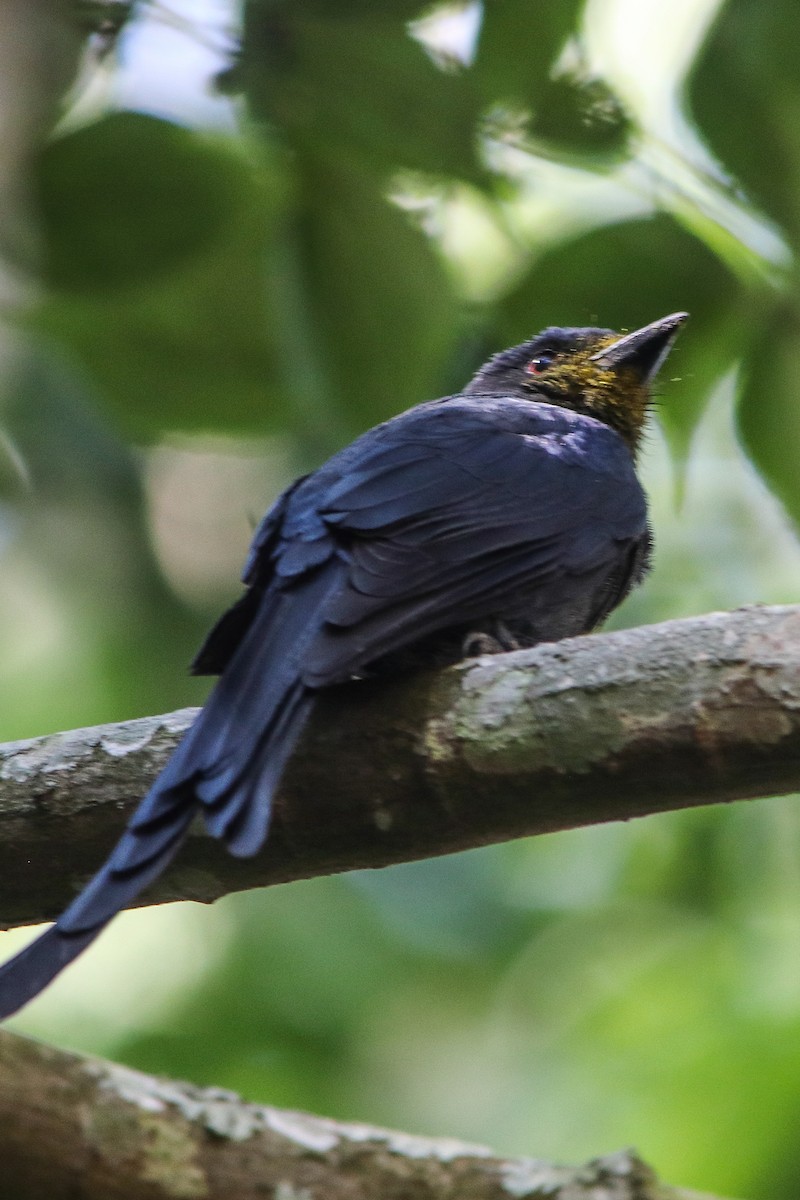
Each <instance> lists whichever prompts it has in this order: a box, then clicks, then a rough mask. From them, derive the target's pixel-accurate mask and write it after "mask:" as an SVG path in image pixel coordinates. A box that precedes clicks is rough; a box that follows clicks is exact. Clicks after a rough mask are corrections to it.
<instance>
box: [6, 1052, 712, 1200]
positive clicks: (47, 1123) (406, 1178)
mask: <svg viewBox="0 0 800 1200" xmlns="http://www.w3.org/2000/svg"><path fill="white" fill-rule="evenodd" d="M0 1079H1V1080H2V1087H0V1128H1V1129H2V1130H3V1194H4V1195H8V1196H12V1195H13V1196H19V1197H22V1196H31V1197H32V1196H47V1197H48V1200H67V1198H69V1200H75V1198H76V1197H78V1196H80V1198H81V1200H159V1198H160V1197H163V1198H164V1200H174V1198H175V1197H176V1196H183V1197H186V1198H187V1200H191V1198H194V1197H197V1198H198V1200H199V1198H201V1197H202V1200H217V1198H219V1200H222V1198H223V1197H225V1198H227V1197H230V1196H236V1198H237V1200H251V1198H252V1200H256V1197H259V1198H260V1197H264V1196H275V1197H277V1198H278V1200H309V1198H310V1197H311V1196H325V1197H326V1200H362V1198H363V1200H367V1198H370V1200H371V1198H372V1197H374V1196H384V1197H396V1198H398V1200H399V1198H400V1197H403V1198H404V1200H437V1198H439V1197H441V1198H442V1200H444V1198H445V1197H452V1196H463V1197H469V1198H470V1200H509V1197H512V1198H513V1197H517V1198H522V1197H526V1196H529V1197H534V1196H545V1195H546V1196H548V1197H550V1198H551V1200H704V1198H703V1197H700V1196H699V1195H698V1194H697V1193H694V1192H687V1191H684V1190H682V1189H678V1188H669V1187H665V1186H664V1185H662V1184H659V1183H658V1182H657V1180H656V1178H655V1175H654V1174H653V1172H652V1171H651V1170H650V1168H649V1167H647V1166H646V1165H645V1164H644V1163H642V1162H641V1161H640V1160H639V1159H638V1158H637V1157H636V1155H635V1154H633V1153H631V1152H627V1151H626V1152H621V1153H617V1154H611V1155H608V1156H606V1157H604V1158H601V1159H596V1160H594V1161H593V1162H590V1163H587V1164H586V1165H585V1166H583V1167H579V1168H577V1169H576V1168H568V1167H560V1166H553V1165H551V1164H549V1163H546V1162H542V1161H540V1160H537V1159H529V1158H517V1159H508V1158H495V1157H493V1156H492V1154H491V1151H489V1150H487V1149H486V1148H485V1147H483V1146H472V1145H467V1144H466V1143H463V1142H459V1141H456V1140H455V1139H453V1138H442V1139H436V1140H434V1139H429V1138H422V1137H416V1136H412V1135H410V1134H406V1133H394V1132H392V1131H390V1130H386V1129H376V1128H374V1127H373V1126H370V1125H361V1124H353V1123H347V1124H342V1123H339V1122H337V1121H331V1120H328V1119H326V1118H324V1117H312V1116H310V1115H308V1114H307V1113H297V1112H287V1111H284V1110H281V1109H276V1108H268V1107H263V1106H261V1105H256V1104H248V1103H246V1102H245V1101H243V1100H241V1099H239V1097H238V1096H235V1095H234V1094H233V1093H231V1092H227V1091H222V1090H221V1089H219V1088H198V1087H193V1086H192V1085H191V1084H186V1083H178V1082H176V1081H173V1080H165V1079H155V1078H153V1077H151V1076H148V1075H142V1074H141V1073H140V1072H138V1071H132V1070H130V1069H129V1068H127V1067H121V1066H116V1065H115V1064H113V1063H108V1062H101V1061H99V1060H96V1059H85V1058H80V1057H78V1056H77V1055H74V1054H67V1053H65V1052H64V1051H61V1050H56V1049H54V1048H53V1047H50V1046H44V1045H41V1044H40V1043H37V1042H32V1041H28V1040H27V1039H26V1038H20V1037H15V1036H14V1035H13V1034H9V1033H0ZM705 1200H712V1198H711V1197H705Z"/></svg>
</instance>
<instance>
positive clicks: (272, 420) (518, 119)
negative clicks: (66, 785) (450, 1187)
mask: <svg viewBox="0 0 800 1200" xmlns="http://www.w3.org/2000/svg"><path fill="white" fill-rule="evenodd" d="M667 10H669V11H667ZM472 13H473V16H475V15H477V16H478V17H479V18H480V29H479V32H478V34H477V38H476V40H475V42H474V46H473V48H472V53H471V55H468V56H467V57H468V61H467V62H461V61H459V60H458V59H457V57H454V56H453V55H452V54H451V53H445V52H443V51H442V47H441V44H439V45H438V48H434V49H433V50H432V49H431V48H430V46H428V48H426V47H425V46H424V45H423V44H422V40H421V39H423V32H421V31H420V29H419V28H418V27H417V26H412V27H411V31H409V25H408V22H410V21H413V20H414V19H415V18H417V17H419V15H420V10H419V8H418V5H417V4H416V3H410V2H408V0H382V3H380V4H379V5H373V4H369V3H366V2H364V0H273V2H271V3H267V2H266V0H249V2H248V3H247V4H245V6H244V11H243V23H242V29H241V46H240V52H239V53H238V54H237V55H236V56H235V59H234V60H232V61H230V62H228V63H223V64H221V67H220V73H219V74H218V75H217V76H216V78H215V79H214V80H213V81H212V87H213V89H214V90H215V93H216V94H217V96H218V97H228V98H229V106H228V107H226V108H224V111H225V113H226V114H227V116H226V117H225V119H224V120H221V121H220V122H219V123H215V121H211V122H209V121H208V120H206V119H205V118H204V117H202V116H201V115H197V114H193V112H192V111H191V104H190V105H189V106H188V108H186V107H185V108H184V110H183V111H181V112H180V113H178V114H176V113H174V112H173V113H172V114H167V116H165V115H164V113H159V107H158V104H155V103H153V104H148V103H147V93H146V88H144V90H143V92H142V95H141V96H140V100H139V101H138V102H131V101H128V102H127V103H126V104H122V103H120V102H117V101H115V100H114V99H113V97H112V99H111V100H110V101H109V102H107V103H106V104H105V105H104V106H100V107H99V108H98V107H95V109H94V110H93V111H89V112H88V114H87V111H86V109H82V110H81V109H80V107H79V106H78V109H76V111H77V112H79V116H75V115H74V113H73V114H72V117H70V115H69V113H68V115H67V118H65V119H63V120H62V121H61V123H60V124H59V125H58V126H57V127H56V128H55V130H54V131H52V133H51V135H50V136H49V137H48V138H47V139H46V141H45V142H44V143H43V144H42V145H40V146H38V147H37V148H36V154H35V158H34V162H33V165H32V168H31V177H30V180H29V181H28V182H29V185H30V214H29V215H30V219H31V221H32V222H33V223H35V227H36V232H37V237H38V243H39V257H38V260H37V266H36V271H37V274H38V278H39V281H40V284H41V290H40V292H39V295H38V299H37V301H36V303H35V304H34V305H33V306H32V307H28V308H26V309H24V310H23V309H20V311H19V313H18V315H17V318H16V320H15V325H16V328H17V329H18V332H19V336H20V337H21V338H23V339H24V346H25V350H24V353H23V354H22V355H21V356H19V357H18V359H17V362H16V367H15V369H14V370H13V371H11V370H7V371H5V372H4V376H3V396H2V432H3V437H2V442H1V443H0V487H1V489H2V490H1V491H0V550H2V553H3V568H2V583H0V629H2V631H3V632H2V647H1V653H0V662H1V663H2V666H0V679H2V687H0V731H2V736H3V738H4V739H11V738H16V737H26V736H33V735H36V734H39V733H44V732H47V731H49V730H53V729H62V728H63V729H67V728H71V727H75V726H79V725H83V724H92V723H97V722H105V721H112V720H115V719H122V718H126V717H133V716H136V715H140V714H146V713H152V712H160V711H167V710H169V709H171V708H174V707H178V706H180V705H184V704H191V703H200V702H201V701H202V697H203V695H204V693H205V689H206V687H207V684H206V683H205V682H204V681H198V680H192V679H190V678H189V677H188V676H187V674H186V671H185V665H186V663H187V662H188V661H189V660H190V659H191V657H192V654H193V652H194V650H195V649H196V647H197V645H198V643H199V641H200V639H201V637H202V634H203V631H204V630H205V628H206V627H207V626H208V625H209V624H210V623H211V621H212V620H213V619H214V617H215V615H216V614H218V612H219V611H220V610H221V609H222V608H223V607H224V605H225V604H226V603H228V602H229V601H230V600H232V599H233V598H235V596H236V595H237V594H238V586H237V576H238V571H239V566H240V563H241V560H242V559H243V556H244V553H245V551H246V547H247V543H248V539H249V536H250V532H251V530H252V527H253V524H254V522H255V521H257V520H258V519H259V517H260V516H261V513H262V512H263V510H264V509H265V508H266V506H267V504H268V503H269V502H270V501H271V500H272V499H273V498H274V496H275V495H276V493H277V492H278V490H279V489H280V488H281V487H282V486H284V485H285V483H286V482H288V481H289V480H290V479H291V478H292V477H293V475H295V474H297V473H298V472H300V471H301V470H308V469H309V468H311V467H313V466H314V465H315V464H317V463H319V462H320V461H322V459H324V457H325V456H326V455H327V454H329V453H330V452H332V451H333V450H335V449H336V448H337V447H338V446H340V445H342V444H344V443H345V442H346V441H347V440H349V439H350V438H351V437H352V436H354V435H355V434H356V433H358V432H359V431H360V430H362V429H364V428H365V427H367V426H368V425H370V424H373V423H375V422H376V421H378V420H381V419H383V418H385V417H387V416H389V415H391V414H393V413H395V412H397V411H399V410H401V409H402V408H404V407H407V406H408V405H410V404H413V403H415V402H418V401H421V400H424V399H428V398H431V397H433V396H436V395H441V394H445V393H447V392H448V391H450V390H453V389H457V388H458V387H459V386H460V385H461V384H462V383H463V382H464V381H465V380H466V379H467V378H468V377H469V375H470V373H471V372H472V371H473V370H474V369H475V368H476V366H477V365H479V363H480V362H481V361H482V360H483V358H485V357H486V356H487V355H488V354H489V353H491V352H493V351H494V350H496V349H499V348H501V347H502V346H504V345H508V344H511V343H513V342H515V341H519V340H522V339H523V338H525V337H527V336H529V335H530V334H532V333H533V332H535V331H536V330H537V329H539V328H541V327H542V326H544V325H546V324H552V323H564V324H573V325H579V324H585V323H598V322H599V323H600V324H603V325H607V326H610V327H614V328H633V327H635V326H637V325H640V324H644V323H645V322H647V321H650V320H653V319H655V318H657V317H660V316H662V315H665V314H666V313H668V312H671V311H674V310H676V309H687V310H689V311H690V313H691V322H690V323H689V325H688V326H687V328H686V330H685V331H684V332H683V333H682V335H681V338H680V341H679V343H678V346H677V348H676V350H675V352H674V355H673V357H672V358H671V359H670V362H669V365H668V367H667V369H666V370H665V372H664V377H663V379H662V380H661V383H660V386H659V395H658V397H657V405H656V409H657V415H656V419H655V420H654V422H653V427H652V431H651V433H650V434H649V436H648V439H647V443H646V446H645V450H644V453H643V457H642V464H641V471H642V476H643V478H644V480H645V483H646V486H647V488H648V490H649V492H650V495H651V498H652V508H653V518H654V524H655V528H656V534H657V552H656V559H655V569H654V571H653V573H652V575H651V576H650V578H649V579H648V581H647V583H646V584H645V586H644V587H643V588H642V589H641V590H640V591H639V592H638V593H637V594H636V595H635V596H633V597H632V598H631V599H630V600H629V601H628V602H627V604H626V605H625V606H624V607H623V609H622V610H621V611H620V612H619V613H618V614H617V615H616V616H615V618H614V623H615V624H617V625H622V624H636V623H641V622H646V621H657V620H661V619H665V618H668V617H675V616H681V615H687V614H691V613H700V612H704V611H707V610H709V609H713V608H731V607H734V606H736V605H737V604H742V603H752V602H759V601H765V602H792V601H795V600H797V599H798V583H799V582H800V550H799V549H798V543H797V540H796V536H795V524H794V523H795V522H797V521H800V472H799V471H798V467H797V463H798V457H799V456H800V404H799V403H798V380H799V378H800V291H798V277H797V266H796V254H797V249H798V238H800V203H798V199H797V197H798V196H800V186H799V184H800V138H798V136H797V129H798V128H800V61H798V55H797V52H796V41H797V27H798V18H797V7H796V0H772V2H771V3H769V4H764V3H763V0H727V2H724V3H715V0H707V2H706V0H703V3H699V2H698V3H691V2H689V3H677V0H676V3H675V4H674V5H669V6H668V5H665V4H663V3H659V2H657V0H636V3H631V0H592V2H591V3H590V4H588V5H586V6H584V5H582V4H581V3H576V2H573V0H570V2H568V3H567V2H563V0H540V2H538V3H536V2H534V0H494V2H492V0H487V3H486V4H485V6H484V7H483V8H482V9H479V8H478V7H477V6H473V7H472ZM141 19H142V18H141V13H139V14H138V15H137V11H134V13H133V15H132V16H131V18H130V22H129V24H128V26H126V27H125V28H124V29H123V30H122V33H121V35H120V37H119V39H118V40H117V42H116V43H110V44H109V45H108V47H107V48H106V57H105V62H104V68H103V69H104V70H106V71H108V72H111V74H112V77H113V73H114V72H115V71H117V72H120V71H122V70H123V69H124V68H125V66H126V63H127V62H128V58H129V56H130V55H132V54H133V49H132V47H133V45H134V36H133V35H134V34H135V32H136V30H135V26H136V22H137V20H141ZM434 25H435V22H434ZM430 28H431V26H430V25H429V26H428V30H429V31H430ZM207 33H208V31H207V30H206V29H205V28H204V27H203V26H202V24H200V25H196V26H195V25H192V23H191V22H188V23H187V24H186V27H185V28H184V29H183V35H184V36H185V38H186V40H187V44H189V45H191V44H192V43H193V42H194V43H197V42H198V41H199V42H203V40H204V39H206V35H207ZM412 33H413V34H414V36H412ZM429 36H430V37H436V36H438V37H439V38H440V40H441V34H439V35H434V34H430V32H429ZM222 68H224V69H222ZM200 99H201V97H200V96H198V113H200V110H201V107H202V106H201V105H200ZM71 103H74V98H73V101H71ZM219 103H220V105H221V106H223V107H224V102H223V100H220V101H219ZM137 107H138V108H139V110H140V111H134V110H135V109H136V108H137ZM223 107H221V108H220V110H219V111H220V112H222V111H223ZM202 111H203V112H205V111H206V110H205V109H203V110H202ZM167 117H169V119H167ZM234 118H235V119H234ZM26 936H27V933H26V932H25V931H21V932H20V933H12V934H8V935H4V936H3V937H2V938H0V950H4V949H8V950H9V952H10V950H11V948H12V947H13V946H16V945H18V944H20V943H21V942H22V941H23V940H24V939H25V937H26ZM799 945H800V811H798V808H797V804H796V802H795V799H794V798H783V799H780V800H772V801H764V802H760V803H757V804H739V805H733V806H731V807H730V808H727V809H724V810H723V809H720V808H715V809H710V810H707V811H706V810H698V811H694V812H687V813H680V814H674V815H668V816H662V817H657V818H650V819H648V820H645V821H640V822H637V823H635V824H631V825H627V826H609V827H606V828H598V829H592V830H586V831H578V832H576V833H572V834H569V835H559V836H553V837H548V838H542V839H538V840H535V841H534V840H531V841H526V842H520V843H516V844H513V845H508V846H503V847H497V848H494V849H490V850H485V851H481V852H476V853H470V854H465V855H461V856H458V857H456V858H452V859H445V860H441V861H438V862H429V863H423V864H411V865H409V866H407V867H402V868H396V869H392V870H387V871H382V872H377V873H374V874H373V873H357V874H355V875H352V876H347V877H340V878H334V879H320V880H313V881H310V882H307V883H302V884H295V885H291V886H286V887H282V888H277V889H273V890H270V891H266V892H263V893H253V894H250V895H242V896H235V897H230V898H228V899H227V900H225V901H223V902H221V903H219V904H217V905H215V906H214V907H213V908H211V909H202V908H199V907H197V906H193V905H180V906H177V905H176V906H171V907H169V908H163V909H161V910H154V911H148V912H144V913H133V914H126V915H124V916H123V917H121V918H120V919H119V920H118V921H117V922H116V923H115V924H114V925H113V927H112V928H111V929H110V930H109V931H108V932H107V933H106V934H105V935H104V936H103V938H102V939H101V941H100V943H99V944H98V945H97V947H96V948H95V949H93V950H92V952H91V953H90V954H88V955H87V956H86V957H85V958H84V959H83V960H81V961H80V963H79V964H78V965H77V966H76V967H75V968H74V969H73V970H71V971H70V972H68V973H67V975H65V976H64V977H63V978H62V979H61V980H59V982H58V983H57V984H56V985H54V987H53V988H52V989H51V990H50V991H49V992H48V993H47V994H46V995H45V996H44V997H43V998H41V999H40V1000H39V1001H37V1002H36V1003H35V1004H34V1005H32V1006H31V1007H30V1009H29V1010H27V1011H26V1013H25V1014H24V1015H23V1016H21V1017H20V1018H18V1019H17V1020H16V1021H14V1022H13V1026H12V1027H14V1028H18V1029H19V1030H22V1031H29V1032H34V1033H36V1034H37V1035H40V1036H43V1037H46V1038H48V1039H50V1040H53V1041H55V1042H57V1043H59V1044H62V1045H65V1046H71V1047H77V1048H80V1049H84V1050H92V1051H95V1052H98V1053H102V1054H105V1055H108V1056H111V1057H114V1058H117V1059H120V1060H122V1061H124V1062H127V1063H130V1064H132V1065H135V1066H139V1067H142V1068H144V1069H147V1070H153V1071H157V1072H160V1073H163V1074H175V1075H178V1076H182V1077H185V1078H188V1079H191V1080H194V1081H197V1082H200V1083H205V1084H216V1085H219V1086H225V1087H231V1088H235V1089H237V1090H240V1091H241V1092H242V1093H244V1095H245V1096H247V1097H248V1098H249V1099H253V1100H262V1101H266V1102H271V1103H275V1104H280V1105H288V1106H295V1107H303V1108H308V1109H311V1110H313V1111H316V1112H322V1113H326V1114H330V1115H334V1116H338V1117H346V1118H354V1119H360V1120H366V1121H371V1122H375V1123H380V1124H388V1125H393V1126H397V1127H400V1128H404V1129H407V1130H412V1131H419V1132H425V1133H430V1134H448V1135H455V1136H461V1137H464V1138H467V1139H470V1140H475V1141H479V1142H483V1143H488V1144H490V1145H491V1146H493V1147H494V1148H495V1149H497V1150H499V1151H502V1152H507V1153H514V1154H527V1155H533V1156H541V1157H548V1158H550V1157H552V1158H557V1159H562V1160H579V1159H581V1158H584V1157H588V1156H592V1155H596V1154H601V1153H604V1152H608V1151H611V1150H613V1149H615V1148H618V1147H619V1146H621V1145H630V1144H633V1145H635V1146H636V1147H637V1148H638V1150H639V1151H640V1152H641V1153H642V1155H643V1156H645V1157H646V1158H647V1159H649V1160H650V1161H651V1162H652V1163H653V1164H654V1166H655V1167H656V1168H657V1169H658V1171H659V1172H660V1173H661V1175H662V1176H663V1177H664V1178H665V1179H669V1180H670V1181H672V1182H674V1183H682V1184H684V1185H686V1186H692V1187H696V1188H707V1189H709V1190H714V1191H716V1192H719V1193H720V1194H727V1195H739V1196H746V1197H749V1198H751V1200H762V1198H764V1200H766V1198H768V1197H769V1198H771V1200H783V1198H785V1200H796V1195H797V1183H796V1180H797V1177H798V1174H800V1139H798V1136H797V1129H798V1125H799V1124H800V952H799V950H798V947H799Z"/></svg>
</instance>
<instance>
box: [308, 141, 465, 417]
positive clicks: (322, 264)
mask: <svg viewBox="0 0 800 1200" xmlns="http://www.w3.org/2000/svg"><path fill="white" fill-rule="evenodd" d="M302 178H303V194H304V195H305V196H306V197H308V200H309V207H308V209H307V212H306V216H305V218H304V220H303V222H302V226H301V235H302V247H303V251H302V253H303V262H304V267H305V272H306V275H305V292H306V294H307V296H308V303H309V305H310V309H311V317H312V322H311V328H313V330H314V331H315V337H316V338H317V339H318V340H317V343H316V344H315V346H314V347H313V352H314V353H315V354H316V355H317V356H320V355H322V358H323V369H324V371H325V372H326V374H327V377H328V379H329V380H330V382H331V383H332V384H333V386H334V389H335V391H336V392H337V393H338V395H339V396H340V397H341V400H342V402H343V406H344V410H345V411H346V412H347V414H348V418H349V421H350V423H351V426H354V427H356V428H362V427H363V426H364V425H365V424H372V423H373V422H374V421H376V420H379V419H382V418H384V417H387V416H389V415H391V414H393V413H396V412H398V411H400V410H401V409H403V408H405V407H407V406H408V405H409V404H413V403H417V402H418V401H420V400H421V399H425V398H426V397H429V396H431V395H435V394H436V388H437V384H438V382H439V380H440V377H441V363H442V360H443V359H444V358H445V356H446V355H447V354H448V353H449V351H450V349H451V347H452V345H453V342H454V339H455V337H456V334H457V330H458V326H459V309H458V305H457V302H456V298H455V296H454V294H453V291H452V288H451V285H450V283H449V280H448V278H447V276H446V273H445V271H444V269H443V267H442V265H441V263H440V262H439V260H438V258H437V257H436V254H435V253H434V251H433V249H432V247H431V244H430V242H429V241H428V240H427V238H426V237H425V236H424V235H423V234H422V233H421V231H420V230H418V229H415V228H414V227H413V226H412V224H411V222H410V221H409V219H408V217H407V216H406V215H405V214H404V213H402V212H400V211H399V210H398V209H397V208H395V207H394V206H393V205H391V204H389V203H388V202H387V201H386V200H385V199H384V198H383V197H382V195H381V194H380V192H379V191H378V190H377V189H376V188H375V186H374V185H373V183H372V181H371V180H370V179H369V177H367V176H366V175H364V174H363V173H359V172H358V170H357V169H356V168H355V167H354V166H352V165H351V166H349V167H348V165H347V164H346V163H344V162H342V161H341V160H339V159H334V158H333V157H331V159H329V160H327V161H323V160H322V159H321V158H320V157H317V156H315V157H313V158H309V159H307V160H304V161H303V163H302ZM312 201H313V203H312ZM301 352H302V348H301V347H298V353H301Z"/></svg>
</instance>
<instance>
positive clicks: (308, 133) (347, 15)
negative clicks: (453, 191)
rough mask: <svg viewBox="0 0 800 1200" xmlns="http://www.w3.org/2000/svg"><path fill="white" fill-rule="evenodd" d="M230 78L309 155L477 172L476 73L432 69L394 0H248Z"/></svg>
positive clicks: (379, 169) (380, 169)
mask: <svg viewBox="0 0 800 1200" xmlns="http://www.w3.org/2000/svg"><path fill="white" fill-rule="evenodd" d="M402 15H403V16H404V15H406V13H405V9H403V13H402ZM231 82H232V83H233V85H234V86H239V87H240V88H242V89H243V90H244V91H245V93H246V95H247V97H248V100H249V103H250V106H251V109H252V111H253V113H254V114H255V115H256V116H257V117H258V118H259V119H260V120H263V121H266V122H268V124H269V126H270V127H271V128H273V129H277V130H279V131H280V133H281V134H282V135H284V136H285V137H286V139H287V141H289V142H291V144H292V145H293V146H302V147H303V149H304V153H305V154H306V155H308V154H310V153H314V152H319V153H321V154H323V153H324V154H328V153H334V154H341V155H342V156H343V157H344V158H345V159H346V160H347V161H352V160H354V159H356V158H357V159H359V160H360V161H361V163H362V166H363V167H364V168H365V169H370V170H372V171H374V172H375V173H376V175H381V176H385V175H387V174H388V173H390V172H393V171H395V170H397V169H398V168H408V169H411V170H417V171H424V172H427V173H432V174H436V175H455V176H460V177H473V176H475V175H476V174H477V173H478V165H477V160H476V156H475V145H476V122H477V119H478V115H479V106H478V99H477V96H476V94H475V93H474V90H473V85H472V76H471V73H470V72H468V71H447V72H445V71H442V70H441V69H439V68H438V67H436V66H435V65H434V63H433V62H432V61H431V59H430V57H429V56H428V55H427V54H426V52H425V51H424V50H423V48H422V47H421V46H420V45H419V44H418V43H417V42H416V41H415V40H414V39H413V38H412V37H411V36H410V34H409V33H408V30H407V28H406V25H405V23H404V21H403V20H402V18H401V16H398V11H397V8H396V7H395V6H391V7H390V8H389V9H388V10H387V9H386V7H385V6H382V5H381V6H371V7H370V6H367V7H366V8H362V6H361V5H358V6H357V7H356V9H355V11H353V12H351V11H350V8H349V7H348V8H346V9H345V10H344V11H343V10H342V8H341V6H339V5H336V6H335V8H334V6H332V5H329V4H322V3H319V4H315V5H313V6H308V5H294V4H291V5H289V4H282V5H271V6H269V7H265V6H264V5H263V4H260V3H251V4H249V5H248V7H247V10H246V14H245V32H244V40H243V45H242V56H241V60H240V63H239V64H238V65H237V67H236V68H234V72H233V79H232V81H231Z"/></svg>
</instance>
